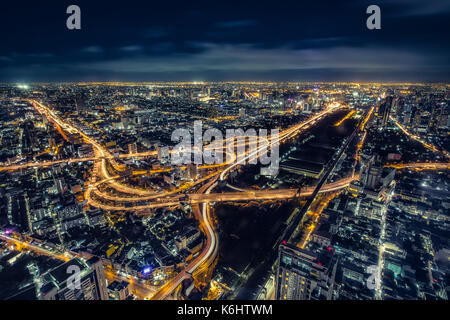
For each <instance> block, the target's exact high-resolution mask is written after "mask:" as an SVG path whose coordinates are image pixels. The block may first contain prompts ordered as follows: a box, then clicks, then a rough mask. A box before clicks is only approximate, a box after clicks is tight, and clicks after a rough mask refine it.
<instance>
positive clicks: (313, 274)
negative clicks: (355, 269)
mask: <svg viewBox="0 0 450 320" xmlns="http://www.w3.org/2000/svg"><path fill="white" fill-rule="evenodd" d="M336 268H337V259H336V257H335V256H334V248H333V247H324V248H323V249H322V250H321V251H320V253H319V254H316V253H313V252H309V251H307V250H304V249H300V248H298V247H296V246H293V245H290V244H283V245H281V246H280V249H279V256H278V273H277V280H276V299H277V300H330V299H331V298H332V296H333V288H334V279H335V275H336Z"/></svg>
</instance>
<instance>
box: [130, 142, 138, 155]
mask: <svg viewBox="0 0 450 320" xmlns="http://www.w3.org/2000/svg"><path fill="white" fill-rule="evenodd" d="M128 153H130V154H135V153H137V144H136V142H133V143H130V144H129V145H128Z"/></svg>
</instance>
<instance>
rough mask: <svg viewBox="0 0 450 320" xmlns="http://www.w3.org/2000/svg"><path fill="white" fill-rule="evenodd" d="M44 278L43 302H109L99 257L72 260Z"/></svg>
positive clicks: (41, 290)
mask: <svg viewBox="0 0 450 320" xmlns="http://www.w3.org/2000/svg"><path fill="white" fill-rule="evenodd" d="M77 274H78V276H77ZM43 277H44V285H43V286H42V287H41V288H40V297H39V298H40V299H41V300H108V291H107V287H106V279H105V273H104V267H103V263H102V261H101V260H100V259H99V258H97V257H94V258H91V259H89V260H87V261H84V260H81V259H78V258H74V259H71V260H69V261H67V262H66V263H63V264H62V265H60V266H58V267H56V268H54V269H52V270H50V271H48V272H47V273H46V274H44V275H43Z"/></svg>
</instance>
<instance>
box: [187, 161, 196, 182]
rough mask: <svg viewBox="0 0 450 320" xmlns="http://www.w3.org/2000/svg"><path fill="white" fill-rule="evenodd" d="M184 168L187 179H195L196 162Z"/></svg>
mask: <svg viewBox="0 0 450 320" xmlns="http://www.w3.org/2000/svg"><path fill="white" fill-rule="evenodd" d="M186 170H187V175H188V177H189V179H197V175H198V166H197V165H196V164H188V165H187V168H186Z"/></svg>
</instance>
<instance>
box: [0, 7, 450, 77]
mask: <svg viewBox="0 0 450 320" xmlns="http://www.w3.org/2000/svg"><path fill="white" fill-rule="evenodd" d="M244 2H245V3H244ZM71 4H77V5H79V6H80V8H81V16H82V18H81V26H82V29H81V30H73V31H71V30H68V29H67V28H66V19H67V17H68V16H69V15H68V14H66V8H67V7H68V6H69V5H71ZM371 4H377V5H379V6H380V8H381V27H382V29H381V30H368V29H367V28H366V19H367V17H368V15H367V14H366V8H367V6H368V5H371ZM0 10H1V11H0V41H1V42H0V43H1V45H0V81H6V82H36V81H44V82H46V81H222V80H224V81H229V80H259V81H267V80H273V81H385V82H392V81H411V82H421V81H424V82H428V81H434V82H437V81H445V82H448V81H449V80H450V59H449V56H450V55H449V54H450V41H449V37H450V36H449V34H450V1H448V0H390V1H386V0H370V1H366V0H353V1H347V0H334V1H323V0H311V1H301V0H298V1H292V2H285V1H276V0H274V1H270V2H265V1H254V2H253V1H244V0H241V1H236V2H233V1H212V0H211V1H208V2H202V1H180V2H177V1H170V0H168V1H164V0H160V1H153V0H147V1H139V2H138V1H131V0H127V1H120V2H112V1H110V2H106V1H96V0H91V1H76V0H72V1H32V2H31V1H30V2H28V1H11V0H7V1H3V2H2V4H1V9H0Z"/></svg>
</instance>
